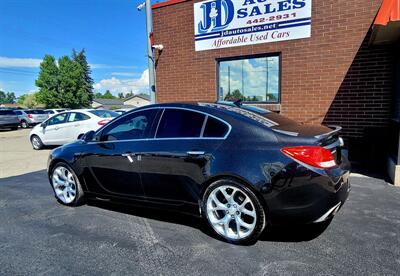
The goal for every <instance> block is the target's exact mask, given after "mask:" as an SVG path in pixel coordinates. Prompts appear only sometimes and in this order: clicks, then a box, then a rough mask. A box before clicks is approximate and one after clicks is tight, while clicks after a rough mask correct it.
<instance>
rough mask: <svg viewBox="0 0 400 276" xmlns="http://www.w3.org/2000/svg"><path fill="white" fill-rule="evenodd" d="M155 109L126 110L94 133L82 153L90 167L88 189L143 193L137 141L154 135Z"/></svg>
mask: <svg viewBox="0 0 400 276" xmlns="http://www.w3.org/2000/svg"><path fill="white" fill-rule="evenodd" d="M158 111H159V109H147V110H142V111H137V112H134V113H131V114H127V115H125V116H123V117H121V118H120V119H118V120H116V121H115V122H113V123H111V124H110V125H108V126H106V127H105V128H104V129H103V130H102V131H101V132H99V133H98V138H97V139H98V141H93V142H89V143H88V145H87V147H85V148H86V149H87V153H82V156H84V159H85V162H86V165H87V167H88V169H89V171H90V174H89V175H86V178H87V183H88V185H89V186H90V187H89V190H91V191H92V192H96V193H106V194H110V195H115V196H126V197H143V196H144V192H143V188H142V184H141V179H140V172H139V170H140V157H139V155H138V154H137V153H138V152H140V149H141V142H142V141H145V140H146V139H147V138H150V137H153V136H154V130H153V129H154V127H153V122H154V118H155V117H156V115H157V112H158Z"/></svg>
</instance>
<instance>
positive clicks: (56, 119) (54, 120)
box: [47, 113, 67, 126]
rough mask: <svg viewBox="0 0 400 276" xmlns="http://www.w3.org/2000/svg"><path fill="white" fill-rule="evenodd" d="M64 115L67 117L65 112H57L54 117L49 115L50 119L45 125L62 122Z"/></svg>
mask: <svg viewBox="0 0 400 276" xmlns="http://www.w3.org/2000/svg"><path fill="white" fill-rule="evenodd" d="M66 117H67V113H63V114H59V115H56V116H54V117H51V119H49V120H48V121H47V125H49V126H51V125H58V124H62V123H64V122H65V118H66Z"/></svg>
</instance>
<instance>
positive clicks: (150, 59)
mask: <svg viewBox="0 0 400 276" xmlns="http://www.w3.org/2000/svg"><path fill="white" fill-rule="evenodd" d="M143 8H146V35H147V64H148V68H149V88H150V102H151V103H152V104H154V103H155V102H156V81H155V68H154V53H153V47H152V45H151V35H152V33H153V17H152V10H151V1H150V0H145V2H143V3H142V4H139V5H138V6H137V9H138V10H139V11H141V10H142V9H143Z"/></svg>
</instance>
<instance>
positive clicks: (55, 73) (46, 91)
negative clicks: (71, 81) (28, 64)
mask: <svg viewBox="0 0 400 276" xmlns="http://www.w3.org/2000/svg"><path fill="white" fill-rule="evenodd" d="M35 84H36V86H37V87H39V93H38V94H37V99H38V100H39V101H40V102H42V103H43V104H44V105H45V106H46V107H62V101H61V98H60V96H61V95H59V70H58V67H57V64H56V60H55V58H54V57H53V56H51V55H45V56H44V58H43V61H42V62H41V63H40V72H39V77H38V79H37V80H36V82H35Z"/></svg>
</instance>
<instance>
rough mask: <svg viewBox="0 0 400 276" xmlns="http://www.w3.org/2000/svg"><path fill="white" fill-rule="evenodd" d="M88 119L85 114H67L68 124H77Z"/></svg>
mask: <svg viewBox="0 0 400 276" xmlns="http://www.w3.org/2000/svg"><path fill="white" fill-rule="evenodd" d="M88 119H90V117H89V116H88V115H86V114H83V113H79V112H72V113H70V114H69V117H68V122H78V121H84V120H88Z"/></svg>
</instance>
